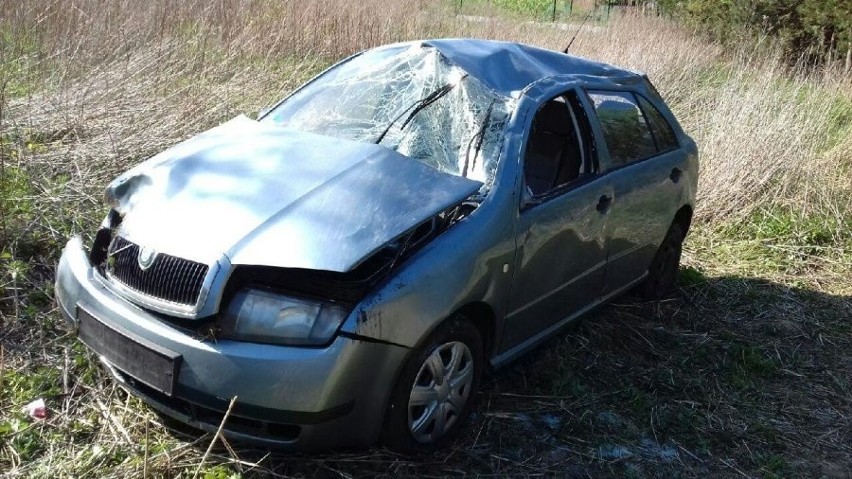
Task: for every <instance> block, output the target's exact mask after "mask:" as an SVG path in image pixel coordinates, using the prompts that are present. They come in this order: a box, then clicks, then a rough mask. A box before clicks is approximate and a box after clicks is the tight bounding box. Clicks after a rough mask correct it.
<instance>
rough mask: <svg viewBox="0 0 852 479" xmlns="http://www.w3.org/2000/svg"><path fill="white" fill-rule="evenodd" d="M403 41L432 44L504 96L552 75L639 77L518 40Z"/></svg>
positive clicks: (602, 79) (617, 80)
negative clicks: (517, 41)
mask: <svg viewBox="0 0 852 479" xmlns="http://www.w3.org/2000/svg"><path fill="white" fill-rule="evenodd" d="M406 44H409V45H417V44H420V45H423V46H430V47H434V48H435V49H437V50H438V51H440V52H441V53H442V54H443V55H444V56H445V57H446V58H447V59H448V60H450V61H451V62H452V63H454V64H456V65H457V66H459V67H460V68H462V69H463V70H465V71H466V72H467V73H468V74H470V75H471V76H473V77H475V78H476V79H477V80H479V81H480V82H482V83H483V84H484V85H485V86H487V87H488V88H490V89H492V90H494V91H495V92H496V93H499V94H502V95H505V96H513V94H515V93H516V92H521V91H523V90H525V89H526V88H527V87H528V86H530V85H532V84H533V83H536V82H538V81H539V80H543V79H546V78H550V77H554V76H564V75H567V76H570V77H574V79H576V80H586V81H592V82H595V83H603V84H608V83H609V84H613V85H624V84H633V83H636V82H637V80H639V79H641V78H642V74H640V73H637V72H634V71H630V70H627V69H624V68H620V67H617V66H614V65H609V64H606V63H601V62H596V61H592V60H588V59H586V58H582V57H578V56H574V55H568V54H565V53H562V52H557V51H553V50H547V49H544V48H539V47H534V46H531V45H525V44H522V43H514V42H502V41H495V40H478V39H469V38H450V39H433V40H419V41H413V42H405V43H403V44H396V45H395V46H400V45H406Z"/></svg>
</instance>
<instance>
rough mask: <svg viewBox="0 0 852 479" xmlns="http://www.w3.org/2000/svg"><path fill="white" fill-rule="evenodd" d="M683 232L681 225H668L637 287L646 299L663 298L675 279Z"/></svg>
mask: <svg viewBox="0 0 852 479" xmlns="http://www.w3.org/2000/svg"><path fill="white" fill-rule="evenodd" d="M683 239H684V232H683V229H682V228H681V226H680V225H679V224H677V223H674V224H672V225H671V227H669V231H668V233H666V237H665V238H664V239H663V242H662V244H660V248H659V249H658V250H657V253H656V254H655V255H654V259H653V260H651V265H650V266H649V267H648V277H647V278H645V282H644V283H642V285H641V286H640V288H639V293H640V294H641V295H642V297H644V298H646V299H661V298H663V297H664V296H665V295H666V293H668V292H669V290H671V289H672V286H674V284H675V280H676V279H677V271H678V268H680V255H681V252H682V251H683Z"/></svg>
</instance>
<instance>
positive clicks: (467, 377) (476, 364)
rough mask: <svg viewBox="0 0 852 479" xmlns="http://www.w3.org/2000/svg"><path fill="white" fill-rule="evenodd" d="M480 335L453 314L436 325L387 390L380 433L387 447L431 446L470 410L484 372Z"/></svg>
mask: <svg viewBox="0 0 852 479" xmlns="http://www.w3.org/2000/svg"><path fill="white" fill-rule="evenodd" d="M483 363H484V359H483V349H482V338H481V337H480V334H479V331H478V330H477V329H476V327H475V326H474V325H473V324H471V323H470V322H469V321H466V320H464V319H463V318H460V317H457V318H453V319H451V320H449V321H448V322H447V323H445V324H444V325H442V326H440V327H439V328H438V329H437V330H435V332H434V333H432V335H431V336H430V337H429V339H428V340H427V341H426V342H425V344H424V345H423V346H421V347H420V348H418V350H417V351H416V352H415V353H414V354H413V355H412V356H411V358H410V359H409V361H408V363H407V364H406V365H405V366H404V369H403V372H402V374H401V375H400V378H399V380H398V381H397V384H396V385H395V387H394V390H393V393H392V394H391V400H390V404H389V405H388V413H387V418H386V423H385V428H384V432H383V441H384V443H385V445H386V446H387V447H389V448H390V449H394V450H398V451H402V452H409V451H413V450H416V449H423V448H426V449H428V448H433V447H435V446H437V445H440V444H441V443H442V442H444V441H445V440H446V439H447V438H449V437H451V436H452V435H453V434H455V433H456V432H457V431H458V429H459V426H460V425H461V423H462V422H463V421H464V420H465V419H466V418H467V416H468V415H469V414H470V410H471V407H472V404H473V398H474V395H475V393H476V390H477V388H478V387H479V380H480V378H481V376H482V370H483Z"/></svg>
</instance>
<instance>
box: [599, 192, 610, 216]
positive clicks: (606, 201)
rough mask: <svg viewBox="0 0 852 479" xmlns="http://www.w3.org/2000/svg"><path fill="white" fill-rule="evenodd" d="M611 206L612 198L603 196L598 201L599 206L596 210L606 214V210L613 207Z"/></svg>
mask: <svg viewBox="0 0 852 479" xmlns="http://www.w3.org/2000/svg"><path fill="white" fill-rule="evenodd" d="M611 204H612V198H610V197H609V196H607V195H603V196H601V198H600V199H599V200H598V206H597V207H596V209H597V210H598V211H600V212H601V213H606V210H608V209H609V205H611Z"/></svg>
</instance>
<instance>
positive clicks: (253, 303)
mask: <svg viewBox="0 0 852 479" xmlns="http://www.w3.org/2000/svg"><path fill="white" fill-rule="evenodd" d="M347 314H348V311H347V310H346V309H345V308H342V307H340V306H338V305H335V304H332V303H325V302H317V301H309V300H304V299H299V298H293V297H290V296H285V295H281V294H277V293H273V292H270V291H264V290H260V289H244V290H242V291H240V292H239V293H237V294H236V295H235V296H234V298H233V299H232V300H231V303H230V304H229V305H228V309H227V310H226V311H225V314H224V317H223V321H222V337H223V338H228V339H236V340H242V341H251V342H258V343H276V344H289V345H302V346H318V345H323V344H326V343H328V342H329V341H330V340H331V338H332V337H333V336H334V333H336V332H337V328H339V327H340V324H341V323H342V322H343V320H344V319H346V316H347Z"/></svg>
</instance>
